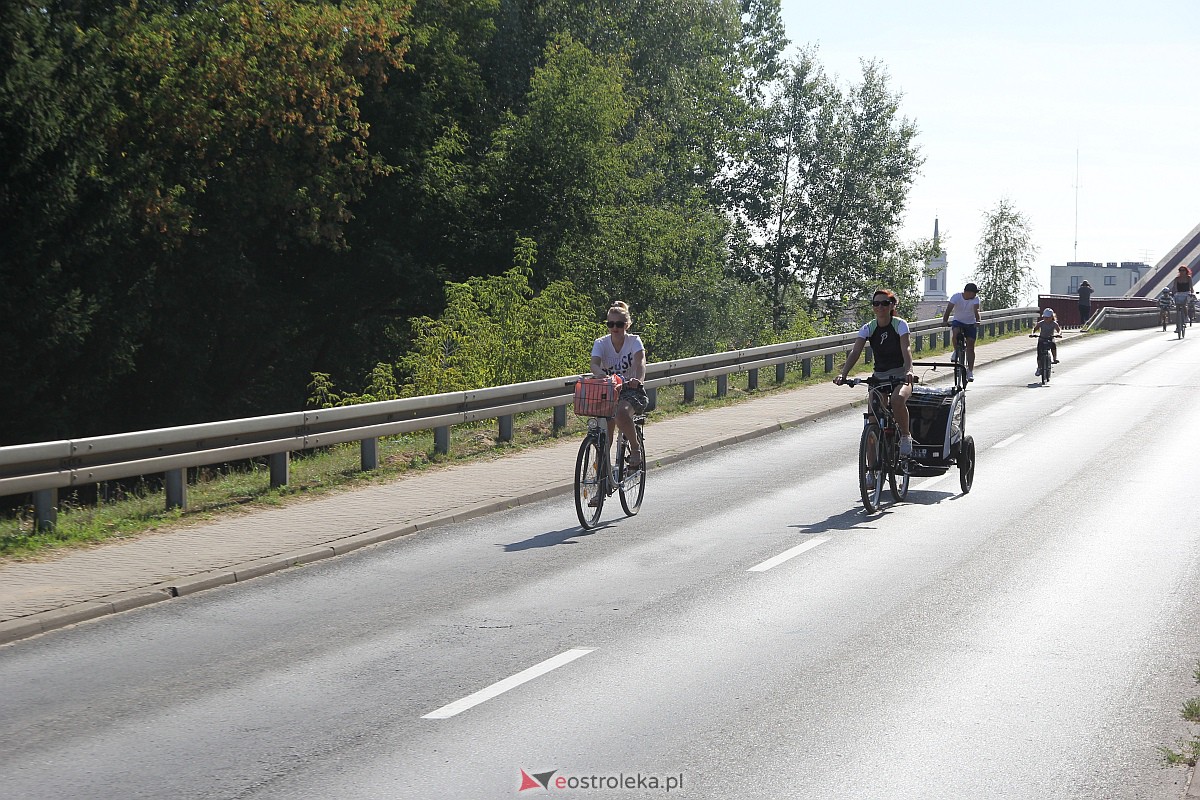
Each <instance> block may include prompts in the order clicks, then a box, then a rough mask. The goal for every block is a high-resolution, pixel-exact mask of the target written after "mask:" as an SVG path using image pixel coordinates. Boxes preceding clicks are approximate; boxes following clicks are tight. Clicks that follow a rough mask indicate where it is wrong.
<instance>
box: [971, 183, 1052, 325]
mask: <svg viewBox="0 0 1200 800" xmlns="http://www.w3.org/2000/svg"><path fill="white" fill-rule="evenodd" d="M1037 252H1038V249H1037V245H1035V244H1034V243H1033V233H1032V229H1031V227H1030V223H1029V218H1028V217H1026V216H1025V215H1024V214H1022V213H1021V212H1020V211H1018V210H1017V209H1016V207H1015V206H1014V205H1013V204H1012V201H1011V200H1009V199H1008V198H1007V197H1004V198H1001V199H1000V200H999V201H998V202H997V203H996V205H995V207H993V208H992V209H990V210H988V211H985V212H984V213H983V233H982V235H981V236H980V238H979V244H978V245H976V248H975V257H976V259H977V263H976V265H975V273H974V274H973V275H972V276H971V280H972V281H974V282H975V283H977V284H979V297H980V299H981V300H982V301H983V308H984V309H989V310H990V309H996V308H1014V307H1016V306H1018V305H1020V303H1021V302H1022V301H1024V300H1025V299H1026V298H1028V297H1029V296H1030V295H1031V294H1032V292H1033V291H1034V290H1036V289H1037V278H1036V276H1035V274H1034V268H1033V262H1034V259H1035V258H1036V257H1037Z"/></svg>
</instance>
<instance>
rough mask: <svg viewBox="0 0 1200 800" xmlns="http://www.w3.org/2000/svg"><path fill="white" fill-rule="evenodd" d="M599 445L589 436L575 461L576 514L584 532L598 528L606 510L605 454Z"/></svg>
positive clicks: (581, 446) (580, 447) (580, 446)
mask: <svg viewBox="0 0 1200 800" xmlns="http://www.w3.org/2000/svg"><path fill="white" fill-rule="evenodd" d="M599 445H600V443H599V442H598V441H597V440H596V439H595V438H594V437H592V436H588V437H587V438H586V439H584V440H583V444H581V445H579V456H578V458H576V459H575V513H576V514H577V515H578V516H579V524H580V525H582V526H583V528H584V530H589V529H591V528H594V527H596V523H597V522H599V521H600V512H601V511H602V510H603V509H604V452H603V451H602V450H601V449H600V446H599Z"/></svg>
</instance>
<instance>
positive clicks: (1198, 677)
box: [1158, 661, 1200, 781]
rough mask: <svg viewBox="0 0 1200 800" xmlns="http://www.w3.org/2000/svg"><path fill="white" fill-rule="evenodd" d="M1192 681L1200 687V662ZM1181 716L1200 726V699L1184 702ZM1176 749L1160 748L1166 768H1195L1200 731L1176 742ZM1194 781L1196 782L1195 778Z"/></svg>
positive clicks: (1199, 751)
mask: <svg viewBox="0 0 1200 800" xmlns="http://www.w3.org/2000/svg"><path fill="white" fill-rule="evenodd" d="M1192 679H1193V680H1194V681H1195V682H1196V683H1197V685H1200V661H1197V662H1196V670H1195V671H1194V672H1193V673H1192ZM1179 716H1180V717H1181V718H1182V719H1183V720H1184V721H1186V722H1190V723H1192V724H1193V725H1198V726H1200V697H1193V698H1191V699H1189V700H1186V701H1184V703H1183V706H1182V708H1181V709H1180V711H1179ZM1175 747H1177V748H1179V749H1178V750H1177V749H1175V748H1174V747H1159V748H1158V750H1159V753H1160V755H1161V756H1162V763H1163V766H1164V767H1180V766H1186V767H1193V768H1194V767H1195V766H1196V763H1197V762H1198V761H1200V730H1197V729H1193V730H1192V731H1191V734H1190V736H1188V737H1187V738H1180V739H1179V740H1178V741H1176V742H1175ZM1192 780H1193V781H1194V780H1196V778H1195V777H1193V778H1192Z"/></svg>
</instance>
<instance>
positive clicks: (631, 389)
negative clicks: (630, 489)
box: [592, 300, 650, 469]
mask: <svg viewBox="0 0 1200 800" xmlns="http://www.w3.org/2000/svg"><path fill="white" fill-rule="evenodd" d="M632 322H633V320H632V318H631V317H630V316H629V305H628V304H626V303H625V302H623V301H621V300H616V301H614V302H613V304H612V307H611V308H609V309H608V320H607V321H606V323H605V324H606V325H608V335H607V336H601V337H600V338H599V339H597V340H596V341H595V343H594V344H592V374H593V375H595V376H596V377H597V378H602V377H604V376H606V375H620V376H621V378H622V379H623V380H624V383H623V384H622V386H621V397H620V400H619V402H618V403H617V413H616V418H615V421H616V424H617V425H619V426H620V428H621V433H623V434H625V441H627V442H629V467H630V469H638V468H640V467H641V466H642V458H643V456H642V451H641V443H640V442H639V441H638V437H637V429H636V428H635V427H634V424H633V415H634V413H635V412H636V413H638V414H641V413H642V412H644V411H645V410H646V409H647V408H648V407H649V406H650V397H649V396H648V395H647V394H646V388H645V387H644V386H642V382H643V381H644V380H645V379H646V349H645V348H644V347H642V340H641V338H640V337H638V336H635V335H634V334H632V333H629V326H630V324H631V323H632ZM613 422H614V420H612V419H610V420H609V421H608V442H609V446H610V447H611V446H612V441H613ZM604 456H605V458H608V459H610V460H611V458H612V456H611V454H609V453H605V454H604Z"/></svg>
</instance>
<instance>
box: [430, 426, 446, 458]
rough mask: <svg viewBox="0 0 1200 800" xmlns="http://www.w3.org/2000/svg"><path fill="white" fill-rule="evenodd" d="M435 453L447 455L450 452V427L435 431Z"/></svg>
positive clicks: (435, 429) (442, 427)
mask: <svg viewBox="0 0 1200 800" xmlns="http://www.w3.org/2000/svg"><path fill="white" fill-rule="evenodd" d="M433 452H435V453H437V454H438V455H442V456H444V455H446V454H447V453H449V452H450V426H449V425H443V426H441V427H440V428H434V429H433Z"/></svg>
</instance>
